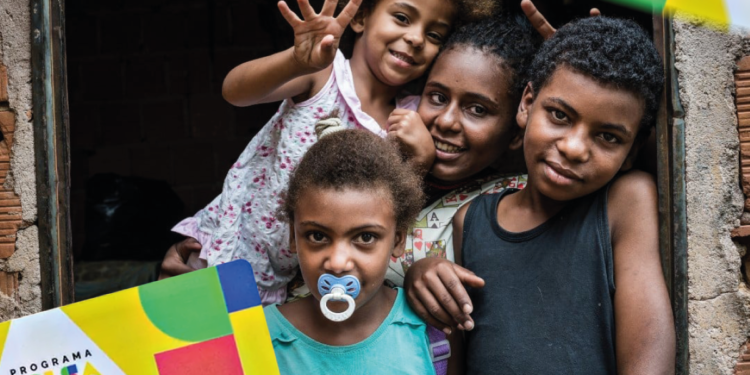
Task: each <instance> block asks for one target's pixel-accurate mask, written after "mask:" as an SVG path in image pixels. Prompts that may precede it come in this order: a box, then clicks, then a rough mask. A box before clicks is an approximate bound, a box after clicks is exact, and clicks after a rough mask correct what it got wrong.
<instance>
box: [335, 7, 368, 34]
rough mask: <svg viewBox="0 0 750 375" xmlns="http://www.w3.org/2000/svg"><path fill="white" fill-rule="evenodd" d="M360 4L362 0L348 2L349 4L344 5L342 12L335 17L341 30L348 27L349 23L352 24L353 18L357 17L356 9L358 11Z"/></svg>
mask: <svg viewBox="0 0 750 375" xmlns="http://www.w3.org/2000/svg"><path fill="white" fill-rule="evenodd" d="M360 4H362V0H349V3H348V4H346V6H345V7H344V10H342V11H341V14H339V16H338V17H336V21H337V22H338V23H339V26H341V28H346V26H348V25H349V22H352V19H353V18H354V16H355V15H357V9H359V5H360Z"/></svg>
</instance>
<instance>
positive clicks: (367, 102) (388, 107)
mask: <svg viewBox="0 0 750 375" xmlns="http://www.w3.org/2000/svg"><path fill="white" fill-rule="evenodd" d="M360 48H362V47H360ZM357 52H358V51H357V46H355V48H354V53H353V55H352V59H351V60H349V63H350V66H351V68H352V79H353V80H354V91H355V92H356V93H357V97H358V98H359V102H360V103H361V105H362V111H364V112H365V113H367V114H368V115H370V117H372V118H373V119H375V121H377V122H378V123H379V124H380V127H381V128H383V129H385V128H386V127H387V124H386V122H387V120H388V115H390V113H391V111H392V110H393V108H394V103H393V99H394V98H395V97H396V94H398V93H399V91H400V90H401V87H394V86H389V85H386V84H385V83H383V82H380V80H379V79H378V78H377V77H375V75H374V74H373V73H372V71H371V70H370V67H369V66H368V65H367V61H365V59H364V57H363V55H364V54H363V53H357Z"/></svg>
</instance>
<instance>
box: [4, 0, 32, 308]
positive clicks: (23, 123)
mask: <svg viewBox="0 0 750 375" xmlns="http://www.w3.org/2000/svg"><path fill="white" fill-rule="evenodd" d="M29 9H30V6H29V0H3V1H1V2H0V65H4V66H5V67H6V70H7V72H6V75H7V98H6V100H4V101H0V111H4V112H6V114H7V115H8V117H7V118H12V119H13V120H12V121H10V123H9V124H8V123H6V124H3V127H4V128H3V134H4V138H5V140H6V141H8V142H9V143H10V144H9V145H8V147H9V149H10V155H9V157H10V166H9V168H10V171H9V172H8V173H7V176H4V177H5V178H3V180H4V182H3V183H2V189H3V191H6V190H7V191H8V194H10V195H12V196H13V198H12V199H9V203H12V204H11V205H10V206H9V207H11V208H8V209H6V210H3V211H0V212H2V213H3V214H6V215H12V216H13V217H14V219H15V220H16V221H15V222H14V224H11V225H10V226H12V227H13V229H12V232H14V233H12V234H11V231H8V232H6V229H7V227H5V226H3V227H0V228H2V229H3V230H0V237H3V238H4V239H7V238H13V239H15V241H14V242H15V249H13V248H12V247H11V251H10V252H9V253H7V254H4V255H3V256H2V257H0V258H3V257H5V256H6V255H7V256H8V257H7V258H5V259H0V321H2V320H6V319H10V318H15V317H19V316H23V315H28V314H31V313H35V312H38V311H40V310H41V309H42V301H41V297H40V295H41V289H40V286H39V283H40V276H39V236H38V232H37V227H36V225H34V224H35V222H36V218H37V209H36V180H35V169H34V166H35V164H34V134H33V129H32V123H31V117H32V100H31V40H30V35H31V34H30V31H29V28H30V26H31V20H30V17H29ZM0 75H2V72H0ZM0 78H3V77H0ZM11 128H12V129H13V130H14V131H12V130H11V131H9V129H11ZM6 131H9V132H8V133H6ZM11 134H12V138H10V139H9V135H11ZM13 193H15V194H13ZM10 201H12V202H10ZM3 206H4V207H5V205H3ZM10 211H20V212H10ZM3 223H6V222H3ZM16 230H17V233H16V232H15V231H16ZM11 243H12V242H11Z"/></svg>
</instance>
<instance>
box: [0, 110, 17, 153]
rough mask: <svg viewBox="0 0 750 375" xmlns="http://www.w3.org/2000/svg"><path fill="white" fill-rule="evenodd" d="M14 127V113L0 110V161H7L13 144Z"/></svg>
mask: <svg viewBox="0 0 750 375" xmlns="http://www.w3.org/2000/svg"><path fill="white" fill-rule="evenodd" d="M15 129H16V115H15V114H14V113H13V112H11V111H1V112H0V132H2V136H3V140H2V141H0V162H9V161H10V155H11V148H12V146H13V133H14V132H15Z"/></svg>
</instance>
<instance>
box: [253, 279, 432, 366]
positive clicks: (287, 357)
mask: <svg viewBox="0 0 750 375" xmlns="http://www.w3.org/2000/svg"><path fill="white" fill-rule="evenodd" d="M396 290H397V291H398V295H397V296H396V300H395V302H394V303H393V308H392V309H391V312H390V313H389V314H388V316H387V317H386V318H385V320H384V321H383V324H381V325H380V327H378V329H377V330H375V332H374V333H373V334H372V335H371V336H370V337H368V338H366V339H365V340H363V341H361V342H359V343H357V344H354V345H347V346H330V345H325V344H321V343H319V342H317V341H315V340H313V339H311V338H310V337H308V336H307V335H305V334H304V333H302V332H300V331H299V330H298V329H297V328H295V327H294V326H293V325H292V324H291V323H290V322H289V321H288V320H287V319H286V318H285V317H284V316H283V315H282V314H281V313H280V312H279V309H278V308H277V307H276V305H270V306H266V307H265V309H264V311H265V314H266V321H267V322H268V330H269V331H270V333H271V341H272V342H273V350H274V351H275V352H276V361H277V362H278V364H279V371H280V372H281V375H296V374H342V375H343V374H363V375H378V374H383V375H386V374H387V375H392V374H415V375H416V374H419V375H424V374H435V368H434V366H433V364H432V362H431V360H430V353H429V345H430V340H429V339H428V337H427V325H426V324H425V322H424V321H423V320H422V319H421V318H420V317H419V316H417V314H415V313H414V311H412V309H411V308H410V307H409V305H408V304H407V303H406V297H405V294H404V292H403V290H401V288H396Z"/></svg>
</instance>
